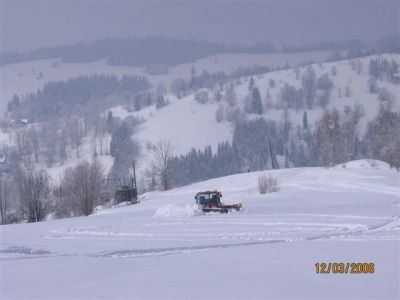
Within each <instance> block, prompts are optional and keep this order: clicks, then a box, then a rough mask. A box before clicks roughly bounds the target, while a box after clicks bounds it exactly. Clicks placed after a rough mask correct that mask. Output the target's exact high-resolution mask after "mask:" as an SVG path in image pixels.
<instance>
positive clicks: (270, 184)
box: [258, 173, 279, 194]
mask: <svg viewBox="0 0 400 300" xmlns="http://www.w3.org/2000/svg"><path fill="white" fill-rule="evenodd" d="M278 190H279V184H278V178H276V177H274V176H272V175H271V174H270V173H267V174H263V175H260V176H259V177H258V191H259V192H260V194H267V193H273V192H277V191H278Z"/></svg>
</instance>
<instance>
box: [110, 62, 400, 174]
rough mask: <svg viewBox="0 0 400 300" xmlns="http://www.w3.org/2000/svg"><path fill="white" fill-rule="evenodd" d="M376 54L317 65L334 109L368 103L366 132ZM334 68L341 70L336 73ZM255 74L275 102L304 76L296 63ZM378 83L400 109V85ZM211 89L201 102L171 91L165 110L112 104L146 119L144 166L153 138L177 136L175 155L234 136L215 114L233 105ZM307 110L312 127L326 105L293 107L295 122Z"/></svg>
mask: <svg viewBox="0 0 400 300" xmlns="http://www.w3.org/2000/svg"><path fill="white" fill-rule="evenodd" d="M376 57H377V56H370V57H364V58H361V59H360V60H359V62H360V63H361V64H362V65H363V68H362V69H361V70H355V69H354V66H353V65H354V61H351V60H344V61H339V62H331V63H323V64H313V65H312V67H313V69H314V70H315V73H316V76H317V77H318V76H321V75H322V74H324V73H328V74H329V76H330V79H331V80H332V82H333V88H332V91H331V95H330V102H329V104H328V107H327V108H328V109H329V108H333V107H336V108H337V109H339V110H340V111H342V110H343V108H344V107H345V106H349V107H353V106H354V105H355V104H360V105H362V106H363V108H364V111H365V114H364V117H363V118H362V119H361V120H360V124H359V128H358V130H359V132H360V134H361V135H362V134H363V133H364V131H365V127H366V124H367V122H368V121H370V120H372V119H373V118H374V117H375V116H376V114H377V111H378V106H379V104H380V101H379V100H378V97H377V94H372V93H370V92H369V91H368V80H369V79H370V75H369V74H368V65H369V62H370V60H371V59H375V58H376ZM382 57H383V58H386V59H388V60H391V59H394V60H395V61H397V62H398V63H400V55H389V54H387V55H383V56H382ZM333 68H334V69H335V72H336V75H332V74H331V72H332V69H333ZM305 69H306V67H305V66H303V67H301V68H300V69H299V73H300V75H301V74H302V73H303V72H304V71H305ZM299 78H301V76H299ZM271 79H273V80H274V82H275V86H274V87H270V83H269V82H270V80H271ZM253 80H254V84H255V86H257V87H258V88H259V90H260V93H261V97H262V99H263V101H267V100H266V95H267V94H269V97H270V99H271V100H270V101H271V102H272V103H273V104H275V103H277V101H278V99H279V98H280V92H281V88H282V87H283V86H284V85H285V84H289V85H291V86H293V87H295V88H300V87H301V80H300V79H296V72H295V69H288V70H282V71H277V72H271V73H266V74H262V75H260V76H254V77H253ZM248 85H249V77H245V78H242V80H241V83H240V84H238V85H236V86H235V88H234V90H235V93H236V96H237V106H238V107H240V108H242V109H243V108H244V106H245V98H246V96H247V95H248V94H249V90H248ZM378 85H379V87H381V88H383V87H384V88H386V89H387V90H388V91H389V92H390V93H391V94H393V95H394V106H393V107H394V110H395V111H400V90H399V87H398V85H396V84H393V83H390V82H387V81H379V82H378ZM347 86H348V87H349V91H350V95H349V96H346V95H345V89H346V87H347ZM209 94H210V95H209V98H210V101H209V102H208V103H206V104H199V103H198V102H196V101H195V100H194V98H195V95H194V94H189V95H187V96H186V97H183V98H182V99H177V98H176V97H175V96H174V95H171V94H167V95H166V96H165V98H167V99H168V100H169V101H170V103H171V104H170V105H169V106H166V107H164V108H162V109H159V110H156V109H155V107H148V108H145V109H143V110H141V111H138V112H131V113H128V112H127V111H126V110H124V109H123V108H122V107H121V106H118V107H115V108H113V109H111V111H112V112H113V114H114V115H115V116H118V117H120V118H122V119H124V118H126V117H127V116H135V117H138V118H141V119H144V120H145V122H144V123H143V124H142V125H140V126H139V128H138V130H137V131H136V133H135V135H134V136H133V138H134V139H136V140H137V141H139V142H140V144H141V146H142V151H141V156H140V158H139V159H138V166H139V169H140V170H142V169H145V168H146V167H148V165H149V163H150V160H151V154H150V153H149V151H147V150H148V149H147V145H148V144H149V143H150V144H155V143H156V142H157V141H159V140H160V139H164V138H167V139H169V140H170V141H171V142H172V144H173V145H174V154H175V155H180V154H185V153H187V152H188V151H189V150H190V149H191V148H192V147H195V148H197V149H203V148H204V147H206V146H208V145H210V146H211V147H212V148H213V150H215V149H216V147H217V145H218V142H222V141H230V140H231V138H232V133H233V128H232V123H230V122H228V121H226V120H224V121H222V122H217V121H216V119H215V113H216V110H217V109H218V107H219V106H220V105H221V103H222V105H223V106H224V107H225V108H227V106H228V105H227V104H226V103H224V101H221V102H219V103H218V102H216V101H214V100H212V91H209ZM304 111H307V116H308V122H309V124H310V126H311V127H312V126H313V124H314V122H315V121H316V120H317V119H319V118H320V117H321V115H322V112H323V109H322V108H321V107H314V108H313V109H305V110H303V109H301V110H299V111H296V110H294V109H289V110H288V112H289V117H290V120H291V121H292V122H293V125H294V126H296V125H300V124H302V118H303V113H304ZM282 115H283V110H282V109H276V108H270V109H267V110H266V111H265V112H264V113H263V114H262V117H263V118H265V119H266V120H276V121H279V120H282ZM248 117H249V118H258V117H260V116H259V115H248Z"/></svg>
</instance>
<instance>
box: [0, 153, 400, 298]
mask: <svg viewBox="0 0 400 300" xmlns="http://www.w3.org/2000/svg"><path fill="white" fill-rule="evenodd" d="M272 173H273V175H275V176H277V177H278V178H279V181H280V187H281V188H280V191H279V192H277V193H273V194H267V195H260V194H258V192H257V178H258V175H259V173H258V172H255V173H245V174H238V175H232V176H228V177H222V178H217V179H212V180H208V181H204V182H199V183H196V184H193V185H189V186H185V187H182V188H178V189H174V190H171V191H168V192H152V193H147V194H145V195H143V196H142V199H141V203H140V204H137V205H134V206H126V207H119V208H113V209H105V210H100V211H98V212H97V213H96V214H95V215H92V216H89V217H79V218H72V219H64V220H54V221H47V222H42V223H37V224H19V225H7V226H1V227H0V233H1V240H0V270H1V271H0V275H1V280H0V282H1V286H0V290H1V293H2V294H1V295H0V298H2V299H11V298H29V299H33V298H40V299H56V298H62V299H71V298H74V299H84V298H85V299H86V298H108V299H121V298H125V299H127V298H129V299H132V298H133V299H160V298H161V299H167V298H169V299H171V298H173V299H189V298H190V299H216V298H224V299H235V298H238V299H250V298H263V299H265V298H269V299H277V298H281V299H282V298H286V299H300V298H303V299H304V298H306V299H310V298H313V299H332V298H336V299H356V298H357V299H359V298H364V299H365V298H372V299H383V298H385V299H398V298H399V296H400V289H399V285H398V282H399V279H400V278H399V272H400V271H399V270H400V268H399V253H400V247H399V246H400V245H399V241H400V219H399V216H400V196H399V195H400V185H399V181H400V175H399V173H398V172H396V171H394V170H391V169H389V167H388V166H387V165H386V164H385V163H382V162H378V161H366V160H361V161H354V162H350V163H347V164H344V165H339V166H336V167H334V168H330V169H326V168H298V169H282V170H276V171H273V172H272ZM210 189H218V190H221V191H222V193H223V200H224V201H225V202H226V203H234V202H238V201H241V202H243V205H244V207H245V209H244V210H243V211H242V212H240V213H231V214H226V215H225V214H223V215H220V214H209V215H203V214H199V213H198V212H197V211H196V206H195V205H193V204H194V199H193V197H194V194H195V193H196V192H198V191H200V190H210ZM317 262H320V263H321V262H327V263H329V262H332V263H333V262H344V263H347V262H349V263H352V262H354V263H358V262H362V263H364V262H366V263H374V264H375V268H376V271H375V273H374V274H325V275H321V274H316V273H315V267H314V264H315V263H317Z"/></svg>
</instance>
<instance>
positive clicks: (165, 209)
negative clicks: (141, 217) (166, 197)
mask: <svg viewBox="0 0 400 300" xmlns="http://www.w3.org/2000/svg"><path fill="white" fill-rule="evenodd" d="M195 215H198V208H197V205H195V204H193V205H190V204H186V205H173V204H164V205H161V206H160V207H158V208H157V210H156V212H155V213H154V217H156V218H169V217H192V216H195Z"/></svg>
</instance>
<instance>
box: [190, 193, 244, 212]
mask: <svg viewBox="0 0 400 300" xmlns="http://www.w3.org/2000/svg"><path fill="white" fill-rule="evenodd" d="M194 198H195V199H196V203H197V205H198V206H199V208H200V209H201V210H202V211H203V212H219V213H228V212H229V211H231V210H235V211H239V210H240V209H241V208H242V203H237V204H223V203H222V202H221V198H222V194H221V192H219V191H205V192H198V193H197V194H196V196H195V197H194Z"/></svg>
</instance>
